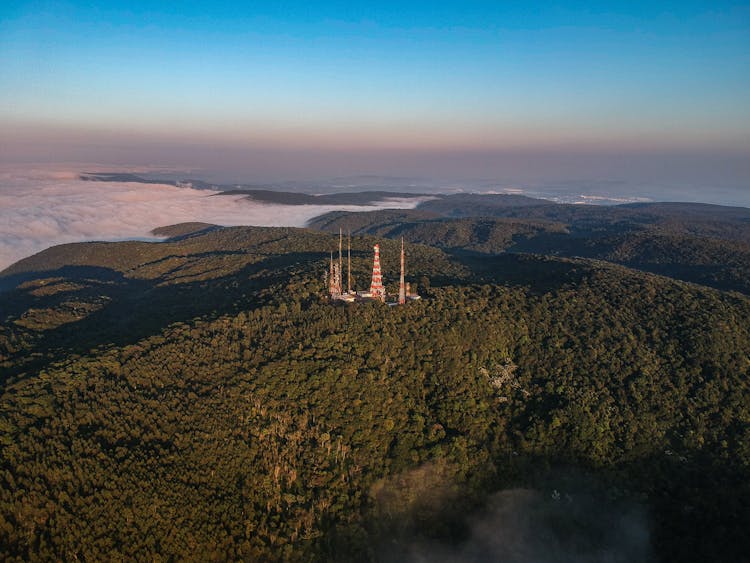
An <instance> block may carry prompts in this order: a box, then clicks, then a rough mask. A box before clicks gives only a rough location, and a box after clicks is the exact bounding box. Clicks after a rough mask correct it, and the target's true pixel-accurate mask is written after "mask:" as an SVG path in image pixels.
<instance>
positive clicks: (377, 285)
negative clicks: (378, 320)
mask: <svg viewBox="0 0 750 563" xmlns="http://www.w3.org/2000/svg"><path fill="white" fill-rule="evenodd" d="M373 250H375V258H374V259H373V262H372V282H370V295H372V296H373V297H374V298H376V299H380V300H381V301H385V288H384V287H383V275H382V274H381V273H380V245H378V244H376V245H375V246H374V247H373Z"/></svg>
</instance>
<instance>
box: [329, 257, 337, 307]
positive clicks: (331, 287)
mask: <svg viewBox="0 0 750 563" xmlns="http://www.w3.org/2000/svg"><path fill="white" fill-rule="evenodd" d="M328 291H329V292H330V293H331V297H334V296H335V295H336V272H335V270H334V268H333V252H331V272H330V274H329V276H328Z"/></svg>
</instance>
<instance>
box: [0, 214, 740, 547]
mask: <svg viewBox="0 0 750 563" xmlns="http://www.w3.org/2000/svg"><path fill="white" fill-rule="evenodd" d="M525 203H528V202H525ZM532 207H533V206H532ZM519 208H520V206H519ZM701 212H702V211H701ZM382 213H383V214H381V215H380V216H379V217H375V218H373V217H372V216H370V215H368V214H363V215H359V216H354V215H346V216H344V215H339V216H336V217H335V220H334V219H332V218H331V217H330V216H329V217H327V218H321V220H320V221H319V222H318V223H316V224H315V226H316V227H318V228H325V225H328V226H329V227H330V228H331V229H333V225H334V224H335V225H336V231H337V230H338V225H339V224H340V225H342V226H343V228H344V229H345V230H347V229H351V230H352V231H353V232H356V234H355V235H354V236H353V237H352V254H353V260H352V272H353V277H354V279H355V284H356V285H357V287H358V288H359V289H364V288H365V287H366V286H367V284H368V280H369V272H370V267H371V259H372V254H371V248H372V245H373V244H374V243H375V242H379V243H380V244H381V255H382V262H383V271H384V277H385V282H386V285H387V289H388V291H389V292H391V293H394V292H396V291H397V280H398V278H397V274H398V271H397V268H398V252H399V249H400V242H399V241H397V240H395V239H396V238H397V237H400V236H401V235H403V236H404V237H405V238H406V239H407V240H408V241H415V242H410V243H409V244H407V246H406V251H407V266H408V275H407V279H408V280H409V281H411V282H412V284H413V285H414V286H415V287H416V288H417V290H418V291H419V293H420V294H421V295H422V297H423V300H422V301H420V302H411V303H408V304H407V305H406V306H402V307H386V306H383V305H382V304H380V303H376V302H358V303H352V304H340V303H338V304H334V303H331V302H330V301H329V300H328V299H327V296H326V293H325V288H326V286H325V272H326V269H327V265H328V260H329V252H330V251H331V250H334V248H336V247H337V242H338V240H337V237H336V236H334V235H332V234H330V233H325V232H322V231H320V230H317V231H316V230H306V229H286V228H252V227H247V228H244V227H243V228H218V227H215V226H210V225H204V224H193V225H182V226H175V227H172V228H170V229H167V230H165V231H162V234H164V235H167V236H172V237H173V238H171V239H169V240H167V241H166V242H161V243H143V242H121V243H86V244H74V245H63V246H60V247H55V248H52V249H49V250H47V251H44V252H42V253H40V254H38V255H36V256H33V257H30V258H28V259H26V260H23V261H21V262H19V263H17V264H16V265H14V266H12V267H11V268H9V269H8V270H6V271H5V272H3V273H2V275H0V323H1V324H0V373H1V374H2V376H1V377H2V379H1V384H2V395H1V396H0V556H1V557H2V558H3V559H7V560H35V559H40V560H60V559H65V560H67V559H82V560H101V559H107V560H111V559H133V558H135V559H160V560H161V559H167V560H168V559H201V560H226V559H231V560H285V561H288V560H316V561H351V560H354V559H355V558H358V559H361V560H364V561H392V560H406V561H424V560H435V561H442V560H445V561H449V560H466V561H478V560H487V559H491V558H495V559H502V560H507V561H522V560H534V561H601V560H608V561H636V560H637V561H649V560H653V561H708V560H711V561H747V560H748V558H747V557H748V556H747V554H748V553H750V541H749V540H748V537H747V533H746V530H747V529H748V528H749V527H750V393H749V389H748V385H749V383H748V382H749V380H748V376H749V375H750V322H748V321H749V320H750V299H749V298H748V297H747V296H746V295H744V294H743V293H742V292H737V291H724V290H721V289H716V288H714V287H708V285H716V286H720V285H721V284H719V283H716V284H709V283H707V284H704V285H699V284H695V283H688V282H685V281H681V280H679V279H674V277H667V276H664V275H657V274H654V273H650V272H647V271H643V270H646V269H647V268H641V267H640V266H639V269H633V268H631V267H628V266H627V265H623V264H626V263H628V262H630V261H637V260H636V259H635V258H633V257H634V256H646V255H649V256H650V254H648V253H649V252H651V253H655V254H658V253H659V252H661V249H662V247H661V246H657V247H656V248H655V249H651V250H648V252H647V250H646V249H647V248H650V247H649V246H648V245H647V244H646V243H645V242H643V241H642V240H641V239H640V238H638V237H639V236H646V237H647V238H648V239H649V241H651V240H652V239H651V238H650V237H652V235H653V236H656V234H655V231H653V229H657V228H658V229H661V231H660V234H659V236H663V237H666V242H663V244H662V246H663V245H669V244H673V243H674V241H673V240H672V239H670V238H669V237H671V236H675V237H689V236H693V237H696V238H699V239H700V240H701V244H702V243H703V242H705V241H709V242H706V244H708V245H709V246H708V247H706V248H713V250H712V251H711V252H710V253H709V255H710V256H712V257H713V258H714V259H715V260H725V259H724V258H722V256H726V262H727V263H729V262H730V261H731V260H730V259H736V260H737V263H738V266H737V267H738V268H744V267H745V266H746V263H745V262H742V260H744V258H743V257H742V255H737V254H735V253H734V252H733V251H731V250H727V251H726V253H725V254H720V249H721V247H720V246H715V247H710V245H711V244H714V242H713V241H716V240H719V239H720V237H724V238H722V239H721V240H725V241H729V240H730V238H729V235H727V234H726V233H728V232H729V231H730V230H731V229H732V228H734V227H733V226H732V225H729V226H728V227H727V226H716V227H715V228H714V229H713V231H711V232H710V233H709V230H710V223H709V222H708V220H705V221H704V226H703V227H700V226H696V223H697V222H699V221H698V220H697V219H696V220H691V221H689V223H691V225H690V226H689V227H688V226H686V225H685V224H678V223H676V220H675V219H674V218H673V217H671V216H670V218H668V219H659V221H656V223H658V225H657V226H653V225H652V226H651V227H648V228H645V227H643V224H640V225H639V226H638V227H637V228H636V227H629V228H628V229H630V230H628V229H624V228H620V227H618V228H617V232H616V233H615V228H614V227H611V225H612V224H614V223H616V222H617V221H628V222H630V223H632V222H633V220H632V216H631V218H630V219H619V218H618V219H617V221H613V222H610V223H607V224H608V225H610V227H606V225H605V227H604V231H605V232H604V233H603V234H602V238H603V239H608V237H612V236H621V237H623V239H622V242H621V243H619V245H617V244H614V243H606V244H605V243H601V244H602V246H601V247H600V246H597V245H599V244H600V242H599V241H596V242H594V243H592V244H593V245H594V247H596V248H604V247H605V246H606V247H607V250H606V251H607V252H609V253H611V255H608V256H606V257H603V256H602V255H601V253H602V252H604V250H601V251H597V252H592V253H591V254H590V255H585V253H574V252H570V253H563V252H559V253H557V254H556V255H555V254H552V253H550V252H542V251H541V250H540V249H532V250H528V251H523V252H522V251H520V250H518V251H515V252H507V250H509V249H512V247H513V245H520V244H531V243H533V241H534V240H536V239H539V238H540V237H552V238H554V237H561V236H562V237H568V236H572V234H571V233H575V232H581V231H580V228H581V223H575V221H571V219H570V217H567V218H566V217H562V216H558V217H524V218H520V219H519V218H513V217H497V216H494V217H484V218H478V217H473V218H456V217H445V216H441V215H440V214H439V213H438V212H436V211H435V210H434V209H433V210H430V209H423V210H418V211H414V212H382ZM389 213H390V214H391V215H390V216H388V214H389ZM566 213H579V212H578V211H569V212H568V211H566ZM630 213H631V212H630V211H627V212H626V213H625V214H626V215H627V214H630ZM633 213H638V214H644V213H646V212H645V211H643V210H637V211H635V212H633ZM654 213H655V212H654ZM584 220H585V221H588V222H589V227H587V228H590V229H593V228H594V227H592V226H591V221H590V218H584V219H581V221H584ZM357 221H361V223H359V224H358V223H356V222H357ZM389 221H390V222H389ZM643 221H645V220H643ZM643 221H642V223H643ZM574 223H575V224H574ZM666 223H672V224H673V226H672V227H671V230H670V231H669V232H668V233H665V229H666V227H665V225H666ZM433 224H434V225H436V227H434V228H433V227H432V225H433ZM358 225H359V226H358ZM735 227H736V232H740V231H741V230H742V228H743V227H742V225H741V220H740V219H738V220H737V223H736V225H735ZM698 228H700V229H703V230H702V232H696V231H695V229H698ZM462 229H464V230H462ZM691 229H692V232H690V230H691ZM477 233H479V234H480V235H482V234H485V235H487V237H486V238H485V239H484V240H480V239H479V238H476V237H477ZM626 235H632V236H633V237H635V238H631V239H629V242H628V240H626V239H627V236H626ZM431 237H432V238H431ZM473 237H474V238H473ZM580 238H584V237H580ZM588 238H589V239H591V238H592V237H588ZM437 239H439V240H437ZM660 240H661V239H660ZM680 240H681V241H683V239H682V238H681V239H680ZM418 242H421V243H423V244H419V243H418ZM683 242H684V241H683ZM734 242H736V243H737V244H747V239H745V240H744V242H743V240H742V237H741V236H735V238H734ZM649 244H651V242H649ZM680 244H682V242H680ZM607 245H609V246H607ZM628 245H630V246H628ZM703 248H704V247H702V246H701V247H699V248H695V249H692V248H691V247H686V250H685V253H684V254H683V255H680V257H679V258H677V259H676V261H677V262H679V263H680V264H682V263H687V262H690V261H697V260H699V258H697V257H696V255H698V254H700V253H701V252H703ZM670 252H671V251H666V255H670ZM614 262H621V263H622V264H616V263H614ZM661 273H669V272H661ZM677 277H679V276H677ZM722 279H724V278H722ZM744 281H745V283H746V281H747V278H745V279H744ZM743 287H744V286H742V284H740V287H739V289H740V290H741V291H744V289H742V288H743ZM729 289H735V288H729ZM524 523H525V524H524ZM498 538H499V539H498Z"/></svg>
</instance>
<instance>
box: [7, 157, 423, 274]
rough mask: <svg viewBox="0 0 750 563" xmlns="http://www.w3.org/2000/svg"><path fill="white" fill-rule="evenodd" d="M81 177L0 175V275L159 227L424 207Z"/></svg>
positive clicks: (67, 173) (293, 222)
mask: <svg viewBox="0 0 750 563" xmlns="http://www.w3.org/2000/svg"><path fill="white" fill-rule="evenodd" d="M78 176H79V172H78V171H71V170H51V169H48V168H46V169H23V170H19V169H7V168H6V169H0V271H2V270H3V269H4V268H6V267H8V266H10V265H11V264H13V263H14V262H16V261H18V260H20V259H21V258H24V257H26V256H30V255H32V254H35V253H37V252H39V251H41V250H44V249H45V248H48V247H50V246H53V245H56V244H62V243H69V242H80V241H92V240H110V241H111V240H125V239H147V240H148V239H153V240H157V239H155V238H154V237H153V236H152V235H151V234H150V232H151V230H152V229H154V228H156V227H161V226H165V225H172V224H176V223H183V222H187V221H201V222H205V223H214V224H217V225H224V226H236V225H257V226H288V227H302V226H304V225H305V224H306V222H307V221H309V220H310V219H312V218H313V217H316V216H318V215H321V214H323V213H327V212H329V211H332V210H346V211H358V210H373V209H382V208H400V209H408V208H413V207H415V206H416V205H417V204H418V203H419V202H420V201H422V199H420V198H406V199H392V200H387V201H382V202H379V203H377V204H376V205H371V206H353V205H348V206H332V205H294V206H289V205H275V204H274V205H272V204H262V203H256V202H252V201H249V200H247V199H246V198H244V196H215V195H214V194H216V193H217V192H212V191H208V190H198V189H192V188H178V187H176V186H173V185H167V184H140V183H120V182H87V181H83V180H80V179H79V177H78Z"/></svg>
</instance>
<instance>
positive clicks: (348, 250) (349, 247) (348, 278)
mask: <svg viewBox="0 0 750 563" xmlns="http://www.w3.org/2000/svg"><path fill="white" fill-rule="evenodd" d="M346 263H347V272H346V291H347V293H351V292H352V232H351V231H349V241H348V242H347V245H346Z"/></svg>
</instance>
